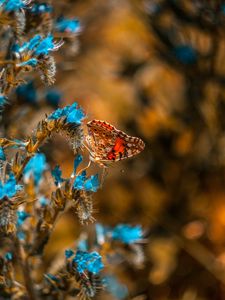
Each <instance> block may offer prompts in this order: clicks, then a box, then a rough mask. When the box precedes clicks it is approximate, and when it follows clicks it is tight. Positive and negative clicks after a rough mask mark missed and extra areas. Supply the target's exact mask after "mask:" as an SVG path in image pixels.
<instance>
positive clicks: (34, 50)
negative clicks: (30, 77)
mask: <svg viewBox="0 0 225 300" xmlns="http://www.w3.org/2000/svg"><path fill="white" fill-rule="evenodd" d="M62 44H63V43H62V42H59V43H55V42H54V41H53V36H52V35H51V34H49V35H48V36H47V37H45V38H42V37H41V35H39V34H37V35H35V36H34V37H33V38H32V39H30V41H28V42H25V43H23V44H22V46H20V45H18V44H14V45H13V46H12V51H13V52H15V53H16V54H18V53H19V54H23V55H17V56H18V57H19V58H21V59H22V61H20V62H18V63H17V66H19V67H21V66H26V65H29V66H32V67H35V66H36V65H37V63H38V60H37V59H38V58H40V56H47V55H49V52H51V51H55V50H57V49H58V48H59V47H61V46H62Z"/></svg>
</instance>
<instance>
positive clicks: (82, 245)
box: [77, 239, 88, 251]
mask: <svg viewBox="0 0 225 300" xmlns="http://www.w3.org/2000/svg"><path fill="white" fill-rule="evenodd" d="M77 249H78V250H80V251H88V244H87V241H86V240H84V239H83V240H81V241H79V243H78V245H77Z"/></svg>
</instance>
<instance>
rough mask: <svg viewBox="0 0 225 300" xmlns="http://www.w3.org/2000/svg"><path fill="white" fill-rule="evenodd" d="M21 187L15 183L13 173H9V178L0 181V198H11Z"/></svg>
mask: <svg viewBox="0 0 225 300" xmlns="http://www.w3.org/2000/svg"><path fill="white" fill-rule="evenodd" d="M21 189H22V186H21V185H19V184H17V182H16V179H15V176H14V175H13V173H10V174H9V178H8V179H7V180H6V182H5V183H3V182H2V181H0V200H4V197H7V198H12V197H14V196H15V195H16V193H17V192H18V191H20V190H21Z"/></svg>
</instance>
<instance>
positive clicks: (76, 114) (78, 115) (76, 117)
mask: <svg viewBox="0 0 225 300" xmlns="http://www.w3.org/2000/svg"><path fill="white" fill-rule="evenodd" d="M84 118H85V114H84V112H83V110H82V109H74V110H73V111H71V112H70V113H69V114H68V115H67V118H66V121H67V122H68V123H76V124H79V125H80V124H81V121H82V120H83V119H84Z"/></svg>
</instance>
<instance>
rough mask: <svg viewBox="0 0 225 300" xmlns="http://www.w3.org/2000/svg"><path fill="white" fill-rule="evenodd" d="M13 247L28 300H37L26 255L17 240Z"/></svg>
mask: <svg viewBox="0 0 225 300" xmlns="http://www.w3.org/2000/svg"><path fill="white" fill-rule="evenodd" d="M15 246H16V249H17V255H18V261H19V263H20V265H21V269H22V272H23V278H24V285H25V288H26V290H27V294H28V296H29V300H38V298H37V295H36V293H35V289H34V285H33V280H32V278H31V270H30V266H29V261H28V256H27V255H26V253H25V251H24V249H23V246H22V245H21V244H20V242H19V240H18V239H16V241H15Z"/></svg>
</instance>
